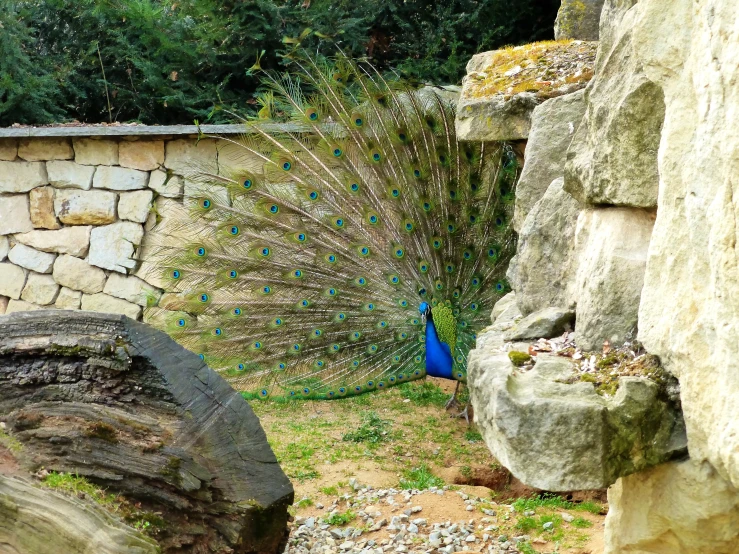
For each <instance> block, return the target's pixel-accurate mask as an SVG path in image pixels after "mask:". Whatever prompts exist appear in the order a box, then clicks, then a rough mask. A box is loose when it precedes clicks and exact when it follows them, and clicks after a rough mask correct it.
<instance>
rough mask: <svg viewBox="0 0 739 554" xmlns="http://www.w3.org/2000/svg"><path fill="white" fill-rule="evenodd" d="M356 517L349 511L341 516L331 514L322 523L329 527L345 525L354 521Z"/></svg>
mask: <svg viewBox="0 0 739 554" xmlns="http://www.w3.org/2000/svg"><path fill="white" fill-rule="evenodd" d="M356 517H357V514H355V513H354V512H352V511H351V510H347V511H346V512H344V513H343V514H340V513H338V512H337V513H335V514H331V515H330V516H328V517H327V518H326V519H324V520H323V521H325V522H326V523H328V524H329V525H346V524H347V523H349V522H350V521H354V519H356Z"/></svg>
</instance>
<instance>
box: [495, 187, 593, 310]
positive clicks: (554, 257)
mask: <svg viewBox="0 0 739 554" xmlns="http://www.w3.org/2000/svg"><path fill="white" fill-rule="evenodd" d="M563 182H564V179H563V178H562V177H560V178H558V179H555V180H554V181H552V183H551V184H550V185H549V188H548V189H547V191H546V193H544V196H542V198H541V200H539V201H538V202H537V203H536V204H535V205H534V207H533V208H532V209H531V211H530V212H529V214H528V216H527V217H526V220H525V221H524V224H523V226H522V227H521V231H520V233H519V237H518V252H517V254H516V257H515V258H514V260H513V261H512V262H511V265H510V266H509V271H508V280H509V281H510V282H511V284H512V286H513V289H514V290H515V291H516V302H517V303H518V307H519V308H520V309H521V312H522V313H523V314H524V315H529V314H530V313H532V312H536V311H538V310H541V309H543V308H548V307H550V306H559V307H560V308H573V307H574V306H575V284H576V281H575V276H576V265H575V264H576V252H575V229H576V227H577V217H578V214H579V213H580V211H581V209H582V208H581V206H580V203H579V202H578V201H577V200H575V199H574V198H572V196H570V195H569V193H567V192H566V191H565V190H564V189H563Z"/></svg>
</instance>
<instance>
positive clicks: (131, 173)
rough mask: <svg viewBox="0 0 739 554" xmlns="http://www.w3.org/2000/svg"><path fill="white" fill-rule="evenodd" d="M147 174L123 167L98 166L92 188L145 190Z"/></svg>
mask: <svg viewBox="0 0 739 554" xmlns="http://www.w3.org/2000/svg"><path fill="white" fill-rule="evenodd" d="M148 179H149V174H148V173H146V172H145V171H139V170H137V169H127V168H125V167H110V166H99V167H98V168H97V170H96V171H95V176H94V177H93V180H92V186H93V187H95V188H103V189H110V190H137V189H143V188H146V183H147V181H148Z"/></svg>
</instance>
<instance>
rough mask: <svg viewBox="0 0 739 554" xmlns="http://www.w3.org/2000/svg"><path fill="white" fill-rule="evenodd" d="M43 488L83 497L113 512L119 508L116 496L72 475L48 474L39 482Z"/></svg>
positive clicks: (82, 478)
mask: <svg viewBox="0 0 739 554" xmlns="http://www.w3.org/2000/svg"><path fill="white" fill-rule="evenodd" d="M41 483H42V484H43V485H44V486H45V487H49V488H50V489H54V490H58V491H62V492H65V493H68V494H71V495H74V496H80V495H84V496H87V497H88V498H90V500H92V501H94V502H95V503H97V504H100V505H102V506H105V507H107V508H112V509H114V510H116V509H118V508H119V507H120V504H121V503H120V502H118V500H116V495H114V494H107V493H106V492H105V490H103V489H101V488H100V487H98V486H96V485H94V484H93V483H91V482H90V481H88V480H87V479H85V478H84V477H80V476H79V475H75V474H72V473H56V472H51V473H49V474H48V475H47V476H46V477H45V478H44V480H43V481H42V482H41Z"/></svg>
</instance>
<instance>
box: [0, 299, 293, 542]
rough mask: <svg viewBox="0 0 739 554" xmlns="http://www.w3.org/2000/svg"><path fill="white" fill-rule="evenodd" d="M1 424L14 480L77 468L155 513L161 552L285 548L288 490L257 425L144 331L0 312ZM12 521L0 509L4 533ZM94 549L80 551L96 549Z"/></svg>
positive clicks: (70, 317)
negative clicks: (14, 470) (16, 475)
mask: <svg viewBox="0 0 739 554" xmlns="http://www.w3.org/2000/svg"><path fill="white" fill-rule="evenodd" d="M0 421H2V422H3V423H4V424H5V429H6V432H7V439H6V440H5V441H0V454H2V456H0V458H2V459H5V458H8V457H10V458H11V459H13V463H14V464H15V465H16V466H17V467H18V473H19V475H20V476H21V477H22V478H24V479H26V480H28V478H29V476H30V475H31V474H32V473H35V472H37V471H38V470H39V469H41V468H43V469H44V471H47V472H48V471H54V472H68V473H74V474H77V475H79V476H81V477H84V478H86V479H87V480H89V481H90V482H92V483H94V484H95V485H97V486H100V487H102V488H104V489H107V490H108V492H109V493H111V494H115V495H120V496H121V497H123V498H125V499H127V501H128V502H129V505H130V506H133V508H131V509H133V510H135V512H136V513H145V514H159V516H160V517H158V519H154V520H153V521H159V522H160V523H158V524H152V528H151V529H149V531H150V532H151V533H152V535H153V536H154V538H155V539H156V541H157V543H158V545H159V547H160V548H161V550H162V552H164V553H174V552H182V551H183V549H186V550H188V551H193V552H195V551H197V552H206V551H207V552H212V553H223V554H225V553H227V552H228V553H255V554H256V553H260V554H261V553H265V554H266V553H274V552H277V551H278V549H279V548H280V545H281V543H282V541H283V538H284V535H285V529H286V523H287V517H288V513H287V508H288V506H289V505H290V504H292V500H293V489H292V486H291V484H290V482H289V481H288V479H287V478H286V477H285V475H284V474H283V473H282V471H281V469H280V467H279V465H278V463H277V460H276V459H275V456H274V454H273V453H272V450H271V449H270V447H269V445H268V444H267V439H266V436H265V434H264V431H263V430H262V428H261V426H260V425H259V420H258V419H257V417H256V416H255V415H254V412H252V410H251V408H250V407H249V405H248V404H247V403H246V401H245V400H244V399H243V398H242V397H241V396H240V395H239V394H238V393H237V392H236V391H234V390H233V389H232V388H231V387H230V386H229V385H228V384H227V383H226V382H225V381H224V380H223V379H221V377H219V376H218V375H217V374H216V373H214V372H213V371H212V370H210V369H209V368H208V367H207V366H206V365H205V364H204V363H203V362H202V361H201V360H200V358H199V357H198V356H196V355H195V354H193V353H191V352H188V351H187V350H185V349H184V348H182V347H181V346H179V345H178V344H176V343H175V342H174V341H172V340H171V339H170V338H169V337H168V336H167V335H165V334H164V333H161V332H159V331H156V330H153V329H152V328H150V327H148V326H147V325H144V324H142V323H137V322H135V321H133V320H130V319H128V318H126V317H124V316H116V315H103V314H95V313H88V312H66V311H63V312H59V311H37V312H29V313H16V314H13V315H11V316H3V317H0ZM8 441H10V442H8ZM7 444H10V445H11V446H13V445H15V446H14V447H12V448H11V449H8V448H7V446H2V445H7ZM0 467H3V468H4V467H6V465H5V464H0ZM0 492H2V491H1V490H0ZM13 502H16V503H17V504H18V505H22V503H23V500H22V499H16V500H13ZM0 505H2V506H5V505H7V503H6V502H5V501H4V502H2V503H0ZM69 513H70V514H71V513H72V512H71V511H70V512H69ZM8 517H15V516H9V515H7V513H6V512H3V511H2V510H0V529H1V528H4V527H8V526H9V525H8V523H7V519H6V518H8ZM14 529H15V531H14V532H15V533H22V527H14ZM102 532H103V531H102V530H101V533H102ZM13 540H18V541H20V540H21V539H20V538H19V537H15V539H13ZM47 540H48V541H49V542H51V543H53V541H54V540H56V537H54V536H49V537H47ZM92 544H93V543H90V544H88V545H87V546H88V549H87V550H85V549H84V548H82V547H80V548H82V549H81V550H80V552H92V551H95V552H97V551H98V550H95V549H94V548H93V547H92V546H91V545H92ZM82 546H84V545H82ZM101 551H102V550H101ZM34 552H36V551H34ZM71 552H76V551H74V550H73V551H71ZM128 552H133V551H128ZM142 552H145V550H142Z"/></svg>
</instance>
